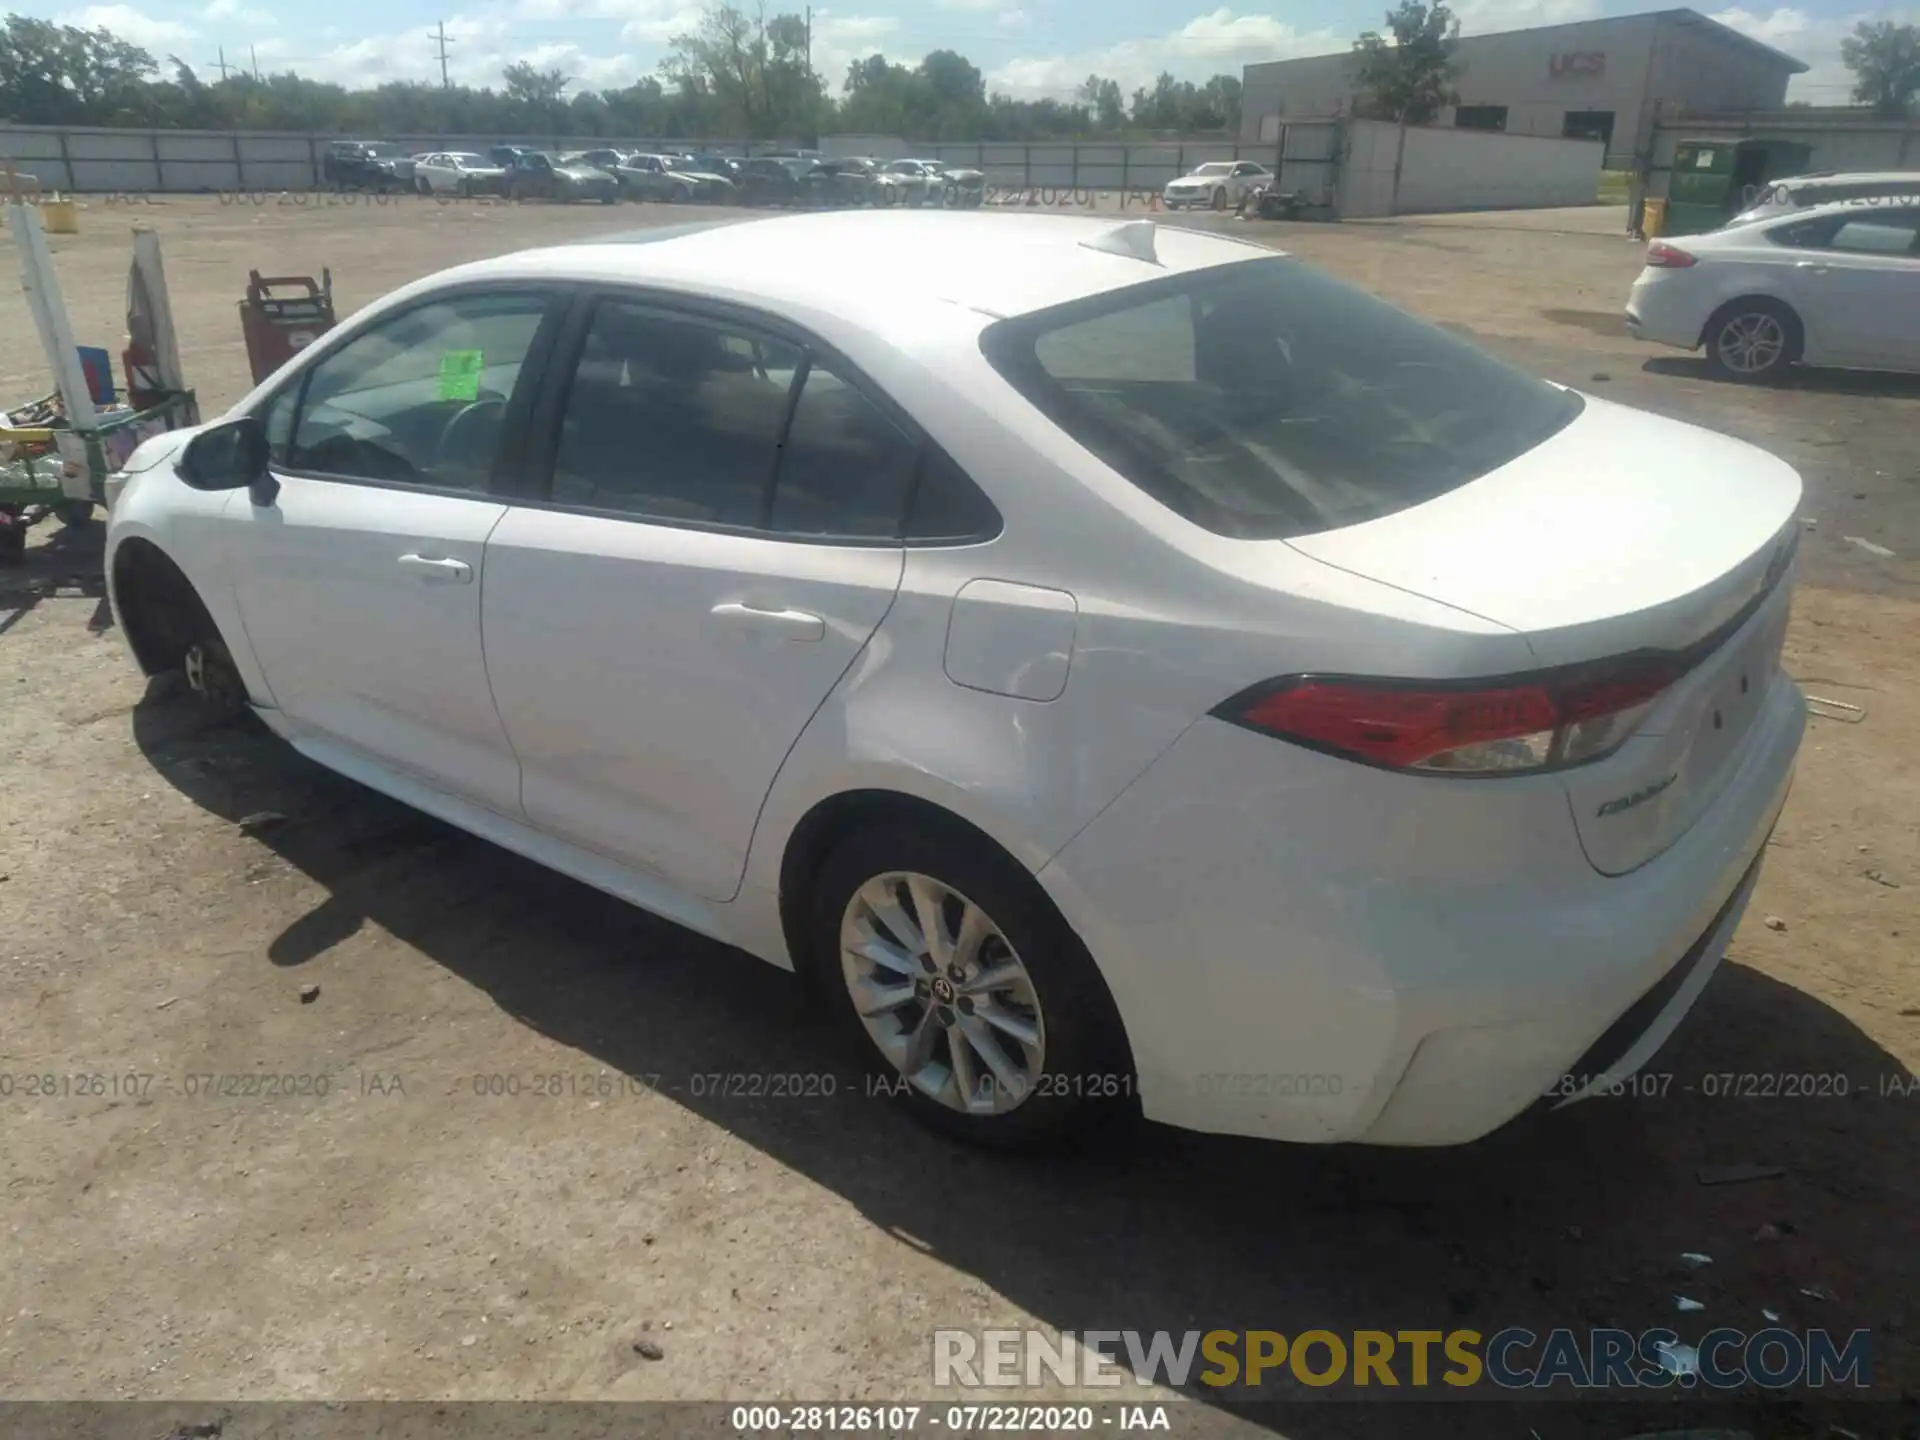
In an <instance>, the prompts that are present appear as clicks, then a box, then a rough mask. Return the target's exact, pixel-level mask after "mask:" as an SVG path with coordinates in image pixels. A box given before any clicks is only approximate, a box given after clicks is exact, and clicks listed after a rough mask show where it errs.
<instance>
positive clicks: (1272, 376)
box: [983, 258, 1582, 537]
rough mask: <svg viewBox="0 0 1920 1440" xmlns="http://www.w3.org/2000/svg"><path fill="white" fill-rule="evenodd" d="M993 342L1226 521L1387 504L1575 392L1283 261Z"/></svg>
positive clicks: (1311, 515)
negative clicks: (1531, 374)
mask: <svg viewBox="0 0 1920 1440" xmlns="http://www.w3.org/2000/svg"><path fill="white" fill-rule="evenodd" d="M983 346H984V348H985V350H986V353H987V356H988V358H989V359H990V360H991V361H992V363H993V364H994V365H995V366H996V367H997V368H998V369H999V370H1000V372H1001V373H1002V374H1003V375H1005V376H1006V377H1007V379H1008V380H1009V381H1010V382H1011V383H1012V384H1013V385H1014V386H1015V387H1016V388H1017V389H1019V390H1020V391H1021V392H1022V393H1024V394H1025V395H1026V396H1027V397H1028V398H1029V399H1031V400H1032V401H1033V402H1034V404H1036V405H1037V406H1038V407H1039V408H1040V409H1041V410H1042V411H1044V412H1045V413H1046V414H1047V415H1049V416H1050V417H1051V418H1052V419H1053V421H1054V422H1055V423H1056V424H1057V425H1059V426H1060V427H1061V428H1062V429H1063V430H1065V431H1066V432H1067V433H1068V434H1069V435H1071V436H1073V437H1074V438H1075V439H1076V440H1078V441H1079V442H1080V443H1081V444H1082V445H1085V446H1086V447H1087V448H1088V449H1089V450H1091V451H1092V452H1093V453H1094V454H1096V455H1098V456H1099V457H1100V458H1101V459H1102V460H1104V461H1105V462H1106V463H1107V464H1109V465H1111V466H1112V467H1113V468H1114V469H1116V470H1118V471H1119V472H1120V473H1121V474H1122V475H1124V476H1126V477H1127V478H1128V479H1129V480H1131V481H1133V482H1134V483H1135V484H1137V485H1139V486H1140V487H1141V488H1143V489H1145V490H1146V491H1148V492H1149V493H1150V494H1152V495H1154V496H1155V497H1156V498H1158V499H1159V500H1160V501H1161V502H1162V503H1163V504H1166V505H1167V506H1169V507H1171V508H1172V509H1174V510H1176V511H1178V512H1179V513H1180V514H1182V515H1185V516H1187V517H1188V518H1189V519H1191V520H1193V521H1194V522H1196V523H1197V524H1200V525H1204V526H1206V527H1208V528H1209V529H1212V530H1215V531H1218V532H1220V533H1222V534H1227V535H1238V536H1249V537H1254V536H1289V535H1305V534H1312V533H1314V532H1317V531H1322V530H1331V529H1336V528H1338V527H1340V526H1344V525H1353V524H1357V523H1359V522H1361V521H1364V520H1372V519H1375V518H1378V517H1379V516H1382V515H1390V514H1392V513H1393V512H1395V511H1397V510H1402V509H1405V508H1406V507H1408V506H1411V505H1417V504H1419V503H1420V502H1422V501H1424V500H1429V499H1432V498H1433V497H1435V496H1437V495H1441V494H1444V493H1446V492H1447V491H1449V490H1453V489H1455V488H1457V487H1458V486H1461V485H1464V484H1466V483H1467V482H1468V481H1470V480H1473V479H1475V478H1477V477H1478V476H1481V475H1484V474H1486V473H1487V472H1488V471H1490V470H1493V469H1495V468H1496V467H1498V466H1500V465H1504V464H1505V463H1507V462H1508V461H1509V460H1512V459H1513V458H1514V457H1516V456H1518V455H1520V454H1523V453H1524V452H1525V451H1527V450H1530V449H1532V448H1533V447H1534V446H1536V445H1538V444H1540V443H1541V441H1543V440H1545V439H1546V438H1547V437H1548V436H1550V435H1552V434H1554V433H1555V432H1557V431H1559V430H1560V429H1562V428H1563V427H1564V426H1566V425H1567V424H1568V423H1569V422H1570V421H1571V420H1572V419H1573V417H1574V416H1575V415H1577V414H1579V413H1580V409H1581V405H1582V402H1581V400H1580V399H1579V397H1578V396H1576V395H1574V394H1571V393H1570V392H1568V391H1565V390H1561V389H1559V388H1558V387H1556V386H1552V385H1549V384H1547V383H1546V382H1544V381H1541V380H1536V379H1534V378H1533V377H1531V376H1528V375H1525V374H1522V373H1521V372H1519V371H1517V370H1514V369H1512V368H1510V367H1509V366H1507V365H1505V364H1503V363H1501V362H1500V361H1498V360H1495V359H1494V358H1493V357H1492V356H1490V355H1488V354H1486V353H1485V352H1483V351H1481V350H1479V349H1477V348H1475V347H1474V346H1472V345H1469V344H1467V343H1466V342H1464V341H1462V340H1458V339H1455V338H1454V337H1453V336H1451V335H1448V334H1447V333H1446V332H1445V331H1443V330H1440V329H1438V328H1436V327H1434V326H1431V325H1428V324H1426V323H1425V322H1423V321H1419V320H1416V319H1414V318H1413V317H1412V316H1410V315H1407V314H1405V313H1403V312H1401V311H1399V310H1396V309H1394V308H1393V307H1392V306H1390V305H1387V304H1385V303H1383V302H1381V301H1379V300H1376V299H1374V298H1373V297H1372V296H1369V295H1367V294H1365V293H1363V292H1361V291H1359V290H1356V289H1353V288H1351V287H1349V286H1346V285H1343V284H1341V283H1339V282H1338V281H1335V280H1333V279H1331V278H1329V277H1327V276H1325V275H1322V274H1319V273H1318V272H1316V271H1314V270H1312V269H1309V268H1308V267H1307V266H1305V265H1303V264H1301V263H1300V262H1299V261H1297V260H1292V259H1284V258H1276V259H1271V260H1250V261H1241V262H1237V263H1234V264H1230V265H1221V266H1216V267H1213V268H1210V269H1206V270H1201V271H1195V272H1190V273H1187V274H1183V275H1176V276H1173V277H1170V278H1169V279H1166V280H1162V281H1154V282H1150V283H1148V284H1144V285H1138V286H1132V287H1129V288H1127V289H1124V290H1118V291H1109V292H1107V293H1105V294H1102V295H1098V296H1094V297H1092V298H1091V299H1089V300H1083V301H1076V302H1074V303H1072V304H1070V305H1064V306H1060V307H1057V308H1055V309H1053V310H1047V311H1041V312H1039V313H1037V314H1034V315H1027V316H1022V317H1019V318H1018V319H1015V320H1004V321H1001V322H1000V323H999V324H997V325H994V326H991V327H989V329H988V330H987V332H986V335H985V337H984V338H983Z"/></svg>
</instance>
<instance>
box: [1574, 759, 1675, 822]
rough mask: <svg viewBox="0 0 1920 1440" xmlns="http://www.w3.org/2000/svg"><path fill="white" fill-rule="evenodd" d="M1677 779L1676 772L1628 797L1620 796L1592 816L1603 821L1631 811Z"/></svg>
mask: <svg viewBox="0 0 1920 1440" xmlns="http://www.w3.org/2000/svg"><path fill="white" fill-rule="evenodd" d="M1679 778H1680V772H1679V771H1678V770H1676V771H1674V772H1673V774H1671V775H1669V776H1667V777H1666V778H1665V779H1663V780H1656V781H1654V782H1653V783H1652V784H1651V785H1642V786H1641V787H1640V788H1639V789H1638V790H1635V791H1634V792H1632V793H1631V794H1629V795H1622V796H1620V797H1618V798H1617V799H1614V800H1609V801H1607V803H1606V804H1604V805H1602V806H1601V807H1600V808H1599V809H1598V810H1596V811H1594V812H1593V813H1594V816H1595V818H1596V819H1600V820H1604V819H1606V818H1607V816H1609V815H1618V814H1619V813H1620V812H1621V811H1622V810H1631V809H1633V807H1634V806H1636V805H1643V804H1645V803H1646V802H1647V801H1649V800H1651V799H1653V797H1654V796H1656V795H1658V794H1659V793H1660V792H1661V791H1662V790H1665V789H1666V788H1667V787H1668V786H1669V785H1671V784H1673V782H1674V781H1676V780H1678V779H1679Z"/></svg>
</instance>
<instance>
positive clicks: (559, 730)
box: [482, 294, 919, 900]
mask: <svg viewBox="0 0 1920 1440" xmlns="http://www.w3.org/2000/svg"><path fill="white" fill-rule="evenodd" d="M573 335H574V337H575V338H573V339H571V340H570V341H568V342H566V343H563V346H562V354H563V355H565V354H571V355H573V356H575V357H577V358H576V359H574V360H571V361H563V362H559V363H556V365H555V366H554V371H555V376H556V379H555V381H554V382H553V388H552V390H551V391H550V392H549V393H548V394H547V395H546V396H545V398H543V401H542V403H541V407H540V409H539V410H538V411H537V412H536V420H535V433H536V435H539V436H544V437H546V450H547V453H548V454H549V455H550V461H549V464H548V467H547V470H548V473H547V478H546V480H545V483H544V485H543V488H542V489H541V491H540V493H539V494H538V495H537V496H534V497H531V498H530V499H529V501H528V502H527V503H525V504H516V505H515V506H513V508H511V509H510V510H509V511H508V513H507V515H506V517H505V518H504V519H503V520H502V521H501V523H500V525H499V528H498V529H496V530H495V531H494V533H493V535H492V537H491V538H490V539H489V540H488V542H487V585H486V589H485V592H484V594H483V596H482V621H483V629H484V633H485V636H486V658H487V668H488V672H489V674H490V675H491V676H492V682H493V694H494V699H495V701H496V703H497V704H498V706H499V710H500V715H501V718H502V719H503V720H504V721H505V723H506V727H507V732H508V734H509V736H510V737H511V739H512V741H513V746H514V749H515V752H516V753H517V754H518V756H519V758H520V763H521V767H522V786H521V793H522V798H523V802H524V804H525V808H526V814H527V818H528V819H529V820H530V821H532V822H533V823H534V824H535V825H538V826H540V827H541V828H543V829H545V830H547V831H549V832H550V833H552V834H554V835H556V836H559V837H560V838H562V839H565V840H568V841H570V842H572V843H574V844H577V845H580V846H584V847H585V848H587V849H589V850H593V851H596V852H598V853H600V854H602V855H606V856H609V857H612V858H613V859H615V860H617V861H619V862H621V863H623V864H625V865H627V866H629V867H633V868H638V869H643V870H648V871H651V872H653V873H655V874H658V875H660V876H663V877H665V878H666V879H667V880H669V881H670V882H672V883H673V884H674V885H676V886H677V887H679V888H680V889H682V890H684V891H687V892H690V893H693V894H696V895H699V896H701V897H704V898H706V899H710V900H727V899H730V898H732V897H733V895H734V894H735V893H737V891H738V888H739V884H740V877H741V873H742V870H743V867H744V865H745V860H746V853H747V846H748V842H749V841H750V840H751V838H752V835H753V827H754V822H755V819H756V817H757V816H758V814H759V810H760V805H761V802H762V801H763V800H764V799H765V797H766V794H767V791H768V789H769V788H770V787H771V785H772V783H773V779H774V776H775V774H776V773H777V772H778V770H779V768H780V764H781V762H782V761H783V760H784V759H785V757H786V754H787V752H788V750H789V749H791V747H792V746H793V743H794V742H795V740H797V739H798V738H799V735H800V732H801V730H802V729H803V728H804V727H805V726H806V724H807V721H808V720H809V719H810V718H811V717H812V715H813V713H814V712H815V710H816V709H818V708H819V706H820V704H821V703H822V702H823V701H824V700H825V699H826V697H827V695H828V694H829V693H830V692H831V691H832V690H833V688H834V686H835V685H836V684H837V683H838V682H839V680H840V678H841V676H842V675H844V674H845V673H846V671H847V668H848V667H849V666H850V665H852V664H853V662H854V660H855V659H856V657H857V656H858V655H859V654H860V652H861V650H862V648H863V647H864V646H865V645H866V643H867V640H868V637H870V636H871V635H872V634H873V632H874V630H875V629H876V628H877V627H878V625H879V624H880V621H881V619H882V617H883V616H884V615H885V614H886V612H887V609H888V607H889V606H890V605H891V604H892V603H893V597H894V593H895V591H896V590H897V589H898V587H899V583H900V574H901V566H902V559H903V549H902V543H901V541H900V539H899V535H900V524H901V513H900V512H901V511H902V510H903V508H904V505H905V502H906V499H907V494H908V490H909V488H910V486H911V484H912V477H913V474H914V472H915V467H916V465H917V463H918V455H919V450H918V446H917V442H916V441H914V440H913V439H910V438H909V429H908V427H907V426H906V424H905V422H904V421H903V420H902V419H901V418H900V417H898V416H897V415H896V414H895V413H893V412H892V411H891V409H890V407H888V406H887V405H886V403H885V402H884V401H883V400H879V399H877V398H876V397H875V396H874V394H873V392H872V391H871V390H870V389H869V388H868V387H867V386H866V385H865V384H864V382H862V381H861V380H860V379H859V378H858V377H857V376H855V375H853V374H852V372H851V371H850V370H849V369H848V368H847V367H846V366H845V365H844V364H843V363H841V362H839V361H837V360H835V359H833V358H832V357H831V356H828V355H826V354H824V353H823V352H821V351H819V350H818V349H817V348H814V347H810V346H809V345H808V344H807V342H806V340H805V338H804V337H801V336H798V335H796V334H795V332H792V331H790V330H785V329H783V328H780V327H779V326H778V325H777V323H776V322H773V321H770V320H765V319H763V318H761V317H757V316H744V317H743V316H740V315H738V314H737V313H734V312H709V311H704V310H689V309H687V308H685V305H684V304H683V303H682V302H671V303H669V302H666V301H662V300H658V299H649V298H645V297H636V296H633V295H629V294H608V295H603V296H601V297H599V298H598V299H597V300H596V301H594V302H593V303H592V304H591V307H590V309H589V310H588V311H587V312H586V313H583V314H581V315H580V316H578V317H577V318H576V320H575V322H574V330H573ZM569 372H570V373H569Z"/></svg>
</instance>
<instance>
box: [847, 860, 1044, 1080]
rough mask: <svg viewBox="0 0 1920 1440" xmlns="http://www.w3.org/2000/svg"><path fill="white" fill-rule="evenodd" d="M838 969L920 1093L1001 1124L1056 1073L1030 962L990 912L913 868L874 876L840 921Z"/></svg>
mask: <svg viewBox="0 0 1920 1440" xmlns="http://www.w3.org/2000/svg"><path fill="white" fill-rule="evenodd" d="M840 969H841V975H842V978H843V979H844V980H845V981H846V987H847V994H848V997H849V998H850V999H851V1000H852V1002H853V1007H854V1011H855V1013H856V1014H857V1015H858V1016H859V1018H860V1023H861V1024H862V1025H863V1026H864V1027H865V1028H866V1031H867V1034H868V1035H869V1036H870V1037H871V1038H872V1040H873V1042H874V1044H875V1045H876V1046H878V1047H879V1050H880V1053H881V1054H882V1055H884V1056H885V1057H886V1059H887V1061H888V1063H889V1064H891V1065H892V1066H893V1068H894V1069H895V1070H896V1071H897V1072H898V1073H899V1074H900V1075H901V1076H902V1077H903V1078H904V1079H905V1080H906V1081H907V1082H908V1083H909V1084H911V1085H912V1086H913V1087H914V1088H915V1089H916V1090H918V1091H919V1092H920V1093H921V1094H923V1095H925V1096H927V1097H928V1098H929V1099H932V1100H935V1101H937V1102H938V1103H939V1104H941V1105H943V1106H945V1107H946V1108H948V1109H950V1110H953V1111H956V1112H958V1113H960V1114H963V1115H999V1114H1004V1113H1005V1112H1007V1111H1009V1110H1012V1109H1014V1108H1016V1107H1017V1106H1018V1105H1019V1104H1020V1103H1021V1102H1022V1101H1024V1100H1025V1099H1026V1098H1027V1097H1028V1096H1029V1095H1031V1094H1032V1093H1033V1091H1034V1089H1035V1087H1036V1086H1037V1085H1038V1083H1039V1080H1040V1077H1041V1075H1042V1074H1043V1073H1044V1071H1045V1068H1046V1022H1045V1019H1044V1017H1043V1016H1042V1014H1041V1010H1040V999H1039V995H1038V993H1037V992H1036V990H1035V989H1034V984H1033V977H1032V976H1031V975H1030V974H1029V973H1028V972H1027V967H1026V965H1025V964H1024V963H1023V962H1022V961H1021V959H1020V956H1019V955H1018V954H1017V953H1016V952H1015V950H1014V948H1013V946H1012V945H1011V944H1010V943H1009V942H1008V940H1007V938H1006V936H1005V935H1004V934H1002V933H1001V930H1000V927H999V926H998V925H997V924H995V923H994V921H993V918H992V917H991V916H990V915H988V914H987V912H986V911H985V910H984V909H983V908H981V907H980V906H979V905H976V904H975V903H974V902H973V901H971V900H969V899H968V898H967V897H966V896H964V895H962V894H961V893H960V892H959V891H957V890H955V889H953V888H952V887H951V886H949V885H945V884H943V883H941V882H940V881H938V880H936V879H934V878H933V877H932V876H930V875H922V874H920V873H918V872H915V871H891V872H888V873H887V874H883V875H876V876H874V877H873V878H872V879H870V880H868V881H867V882H866V883H865V884H864V885H862V886H861V887H860V888H859V889H858V890H856V891H855V892H854V893H853V897H852V898H851V899H850V900H849V901H848V902H847V908H846V911H845V913H844V915H843V916H842V918H841V922H840Z"/></svg>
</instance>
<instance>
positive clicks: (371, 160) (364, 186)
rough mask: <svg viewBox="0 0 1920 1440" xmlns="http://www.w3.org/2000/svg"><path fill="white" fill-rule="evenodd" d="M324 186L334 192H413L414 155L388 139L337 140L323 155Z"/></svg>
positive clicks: (321, 167) (321, 178) (321, 174)
mask: <svg viewBox="0 0 1920 1440" xmlns="http://www.w3.org/2000/svg"><path fill="white" fill-rule="evenodd" d="M320 183H321V184H322V185H325V186H327V187H329V188H331V189H334V190H377V191H386V190H411V189H412V188H413V156H412V154H411V153H410V152H409V151H408V150H407V149H406V147H405V146H403V145H395V144H392V143H390V142H388V141H385V140H335V141H333V142H331V143H330V144H329V145H328V146H327V148H326V149H325V150H323V151H321V153H320Z"/></svg>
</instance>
